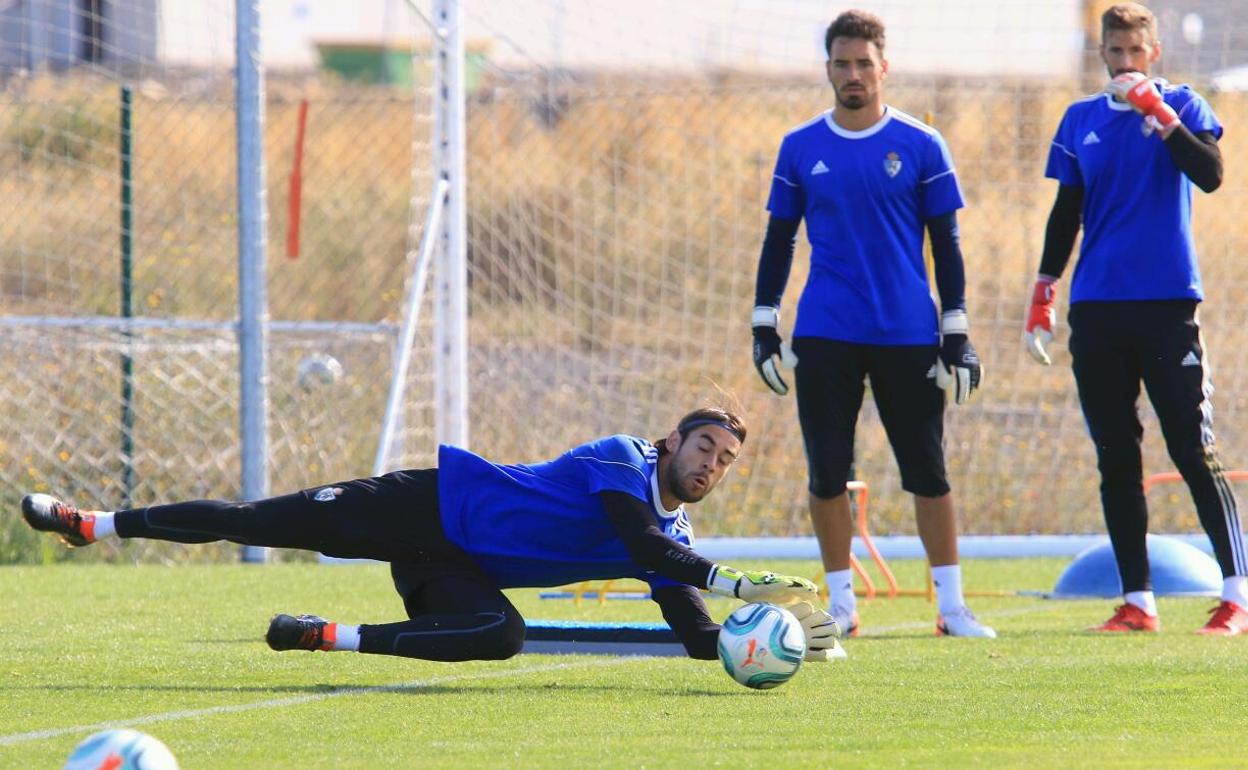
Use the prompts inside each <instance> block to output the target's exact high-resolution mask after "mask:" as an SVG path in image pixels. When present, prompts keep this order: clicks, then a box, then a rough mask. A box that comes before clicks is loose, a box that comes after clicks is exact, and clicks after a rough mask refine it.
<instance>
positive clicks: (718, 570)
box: [706, 564, 741, 597]
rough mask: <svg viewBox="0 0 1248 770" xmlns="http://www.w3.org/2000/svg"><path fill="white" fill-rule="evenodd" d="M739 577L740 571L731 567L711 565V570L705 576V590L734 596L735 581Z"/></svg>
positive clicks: (735, 589) (735, 591) (735, 592)
mask: <svg viewBox="0 0 1248 770" xmlns="http://www.w3.org/2000/svg"><path fill="white" fill-rule="evenodd" d="M740 578H741V573H740V572H738V571H737V570H735V569H733V568H732V567H721V566H719V565H718V564H716V565H715V566H713V567H711V572H710V574H709V575H707V576H706V590H708V591H710V592H711V593H713V594H719V595H720V596H734V597H735V596H736V595H737V581H738V580H739V579H740Z"/></svg>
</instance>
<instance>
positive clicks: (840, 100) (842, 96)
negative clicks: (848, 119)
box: [833, 83, 867, 110]
mask: <svg viewBox="0 0 1248 770" xmlns="http://www.w3.org/2000/svg"><path fill="white" fill-rule="evenodd" d="M849 85H856V86H858V88H859V89H860V90H858V91H855V92H854V93H852V94H846V93H844V92H843V90H842V89H833V90H834V91H835V92H836V103H837V104H839V105H841V106H842V107H844V108H845V109H847V110H861V109H862V108H863V107H865V106H867V90H866V89H865V88H863V87H862V84H861V83H851V84H849ZM847 87H848V86H847Z"/></svg>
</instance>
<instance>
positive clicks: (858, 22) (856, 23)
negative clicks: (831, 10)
mask: <svg viewBox="0 0 1248 770" xmlns="http://www.w3.org/2000/svg"><path fill="white" fill-rule="evenodd" d="M838 37H849V38H857V39H859V40H866V41H867V42H868V43H875V47H876V49H877V50H879V52H880V56H883V55H884V22H882V21H880V17H879V16H876V15H875V14H873V13H867V12H866V11H859V10H852V11H845V12H844V13H842V14H841V15H840V16H837V17H836V18H835V19H833V20H832V23H831V24H829V25H828V31H827V32H826V33H825V34H824V36H823V49H824V50H825V51H827V52H828V57H829V58H831V56H832V41H833V40H835V39H836V38H838Z"/></svg>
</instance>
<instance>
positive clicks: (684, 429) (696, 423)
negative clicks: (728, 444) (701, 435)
mask: <svg viewBox="0 0 1248 770" xmlns="http://www.w3.org/2000/svg"><path fill="white" fill-rule="evenodd" d="M703 425H716V426H718V427H720V428H723V429H724V430H726V431H728V432H729V433H731V434H732V435H733V436H736V438H737V441H745V439H743V438H742V437H741V431H740V430H738V429H737V428H735V427H733V425H732V423H730V422H728V421H727V420H723V419H717V418H715V417H703V418H701V419H697V420H690V421H689V422H682V423H681V424H680V425H677V426H676V431H677V432H678V433H680V435H682V436H683V435H685V434H686V433H688V432H689V431H691V430H693V429H694V428H700V427H702V426H703Z"/></svg>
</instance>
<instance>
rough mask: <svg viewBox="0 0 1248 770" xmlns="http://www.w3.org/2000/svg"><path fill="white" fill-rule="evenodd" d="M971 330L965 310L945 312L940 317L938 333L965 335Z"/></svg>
mask: <svg viewBox="0 0 1248 770" xmlns="http://www.w3.org/2000/svg"><path fill="white" fill-rule="evenodd" d="M970 328H971V324H970V322H969V321H968V320H967V319H966V311H965V310H946V311H945V312H944V313H942V314H941V316H940V333H941V334H942V335H944V334H966V333H967V332H968V331H969V330H970Z"/></svg>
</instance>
